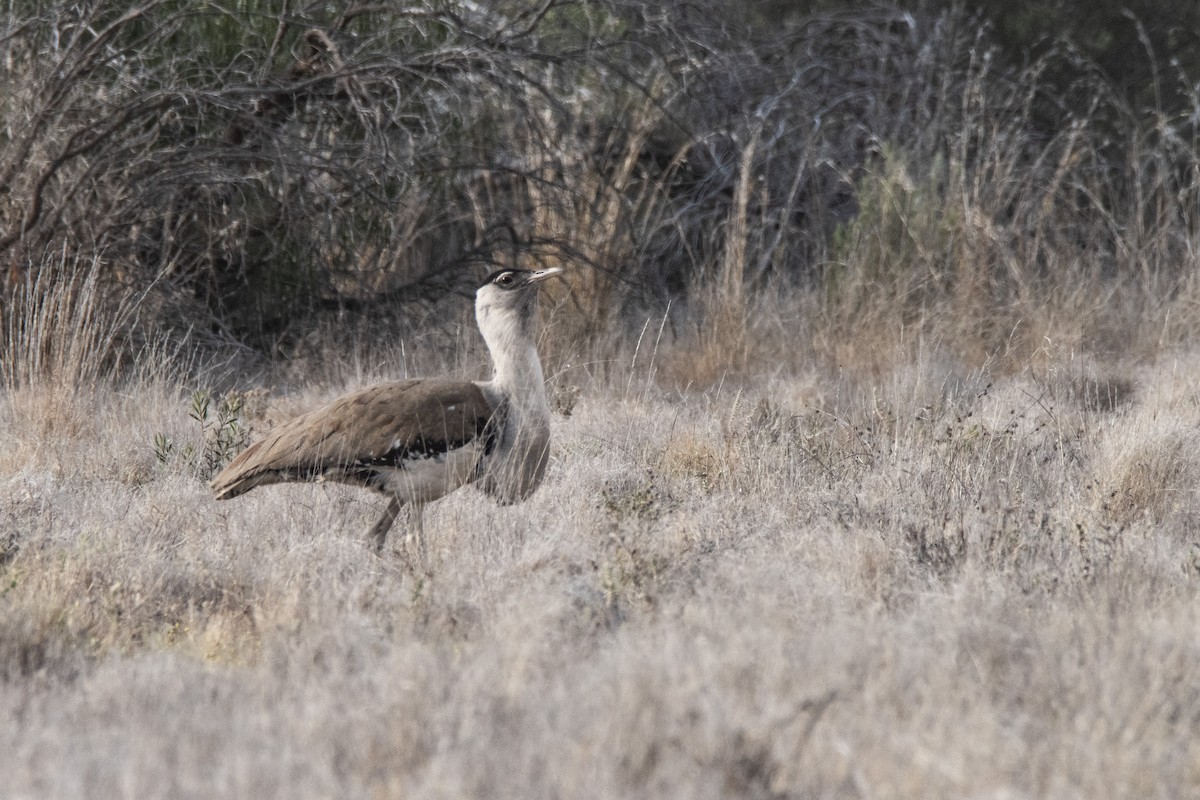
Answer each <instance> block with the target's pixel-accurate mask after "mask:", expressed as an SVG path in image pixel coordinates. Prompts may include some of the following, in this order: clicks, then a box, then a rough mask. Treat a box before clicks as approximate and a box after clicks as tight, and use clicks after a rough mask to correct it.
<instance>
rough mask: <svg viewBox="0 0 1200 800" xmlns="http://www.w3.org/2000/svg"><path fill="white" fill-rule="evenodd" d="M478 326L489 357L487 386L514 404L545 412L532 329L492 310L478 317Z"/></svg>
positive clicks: (544, 388)
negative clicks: (489, 366) (489, 377)
mask: <svg viewBox="0 0 1200 800" xmlns="http://www.w3.org/2000/svg"><path fill="white" fill-rule="evenodd" d="M479 323H480V324H479V330H480V332H481V333H482V334H483V340H484V342H485V343H486V344H487V347H488V352H489V353H491V355H492V367H493V369H492V379H491V381H489V383H490V384H491V385H492V386H494V387H496V388H497V389H500V390H502V391H503V392H504V393H505V394H506V395H507V396H508V397H509V398H511V401H512V402H513V403H515V404H516V405H518V406H520V407H522V408H524V409H527V410H537V411H545V412H546V413H548V412H549V406H548V404H547V402H546V379H545V376H544V375H543V374H542V362H541V360H539V359H538V354H537V347H536V346H535V345H534V340H533V335H532V330H530V329H532V328H533V327H534V326H533V325H528V326H526V325H522V324H521V321H520V320H519V319H517V318H515V317H514V316H511V315H508V314H503V313H496V312H495V311H493V312H492V313H491V314H489V315H487V316H486V317H484V318H481V319H480V320H479ZM527 328H528V329H527Z"/></svg>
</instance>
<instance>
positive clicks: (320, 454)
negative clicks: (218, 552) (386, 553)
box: [209, 379, 494, 500]
mask: <svg viewBox="0 0 1200 800" xmlns="http://www.w3.org/2000/svg"><path fill="white" fill-rule="evenodd" d="M491 418H492V408H491V406H490V405H489V404H488V402H487V400H486V398H485V397H484V396H483V393H482V392H481V391H480V390H479V387H478V386H476V385H475V384H473V383H468V382H466V381H450V380H437V379H424V380H409V381H396V382H393V383H383V384H379V385H377V386H372V387H370V388H368V389H363V390H361V391H358V392H353V393H351V394H348V395H344V396H343V397H340V398H338V399H337V400H335V401H333V402H332V403H330V404H329V405H327V406H325V407H324V408H320V409H317V410H316V411H313V412H310V413H308V414H305V415H304V416H301V417H297V418H296V419H294V420H292V421H290V422H288V423H285V424H284V425H282V426H280V427H279V428H278V429H277V430H275V431H274V432H273V433H272V434H271V435H270V436H268V437H267V438H266V439H263V440H262V441H259V442H256V443H255V444H253V445H252V446H250V447H248V448H247V449H246V450H245V451H243V452H242V453H241V454H240V455H239V456H238V457H237V458H235V459H234V460H233V462H232V463H231V464H230V465H229V466H228V467H226V468H225V469H224V470H222V471H221V473H220V474H219V475H217V477H216V478H214V479H213V480H212V482H211V483H210V484H209V486H210V487H211V488H212V490H213V492H215V493H216V495H217V498H218V499H220V500H224V499H227V498H230V497H236V496H237V495H239V494H242V493H243V492H247V491H249V490H250V489H253V488H254V487H255V486H259V485H262V484H265V483H278V482H281V481H310V480H318V479H331V480H351V481H353V482H355V483H367V484H369V483H370V481H371V478H372V469H373V468H381V467H389V468H395V467H400V468H403V466H404V463H405V461H408V460H413V459H423V458H429V457H433V456H438V455H441V454H444V453H447V452H449V451H452V450H455V449H458V448H460V447H462V446H464V445H465V444H467V443H469V442H472V441H474V440H475V439H477V438H479V437H491V436H493V433H492V431H493V427H494V426H492V427H489V425H488V423H489V421H490V420H491ZM490 449H491V448H490V447H489V446H488V445H487V443H486V442H485V450H490Z"/></svg>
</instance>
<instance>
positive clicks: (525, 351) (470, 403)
mask: <svg viewBox="0 0 1200 800" xmlns="http://www.w3.org/2000/svg"><path fill="white" fill-rule="evenodd" d="M562 272H563V270H562V268H561V267H551V268H547V269H541V270H524V269H501V270H497V271H495V272H493V273H492V274H491V275H489V276H488V277H487V279H486V280H484V282H483V283H482V284H481V285H480V286H479V288H478V289H477V290H476V292H475V321H476V323H477V324H478V326H479V332H480V333H481V334H482V335H483V341H484V343H485V344H486V345H487V349H488V353H489V354H490V356H491V361H492V377H491V379H490V380H487V381H466V380H455V379H452V378H416V379H409V380H399V381H390V382H387V383H381V384H377V385H375V386H370V387H368V388H365V389H360V390H358V391H355V392H351V393H349V394H346V395H343V396H341V397H339V398H337V399H336V400H334V401H333V402H332V403H330V404H328V405H326V406H324V407H323V408H319V409H317V410H315V411H312V412H309V413H307V414H304V415H302V416H299V417H296V418H294V419H292V420H290V421H289V422H286V423H284V424H282V425H280V426H279V427H278V428H276V429H275V430H274V431H272V432H271V434H270V435H269V436H267V437H266V438H264V439H261V440H260V441H258V442H255V443H254V444H252V445H250V446H249V447H248V448H246V449H245V450H243V451H242V452H241V453H240V454H238V456H237V457H236V458H235V459H234V460H233V461H232V462H230V464H229V465H228V466H227V467H225V469H223V470H222V471H221V472H220V473H219V474H218V475H217V476H216V477H215V478H213V479H212V481H211V482H210V484H209V487H210V488H211V489H212V491H213V493H214V494H215V495H216V498H217V499H218V500H227V499H230V498H233V497H237V496H238V495H241V494H244V493H246V492H248V491H250V490H251V489H253V488H255V487H257V486H264V485H267V484H272V483H284V482H324V481H332V482H338V483H345V484H350V485H354V486H360V487H364V488H367V489H373V490H375V491H377V492H380V493H382V494H384V495H386V496H388V498H389V501H388V504H387V508H386V509H385V510H384V512H383V516H381V517H380V518H379V521H378V522H376V523H375V525H374V526H373V527H372V528H371V530H370V531H369V533H368V539H369V540H370V541H373V542H374V546H375V550H376V552H379V551H382V549H383V546H384V542H385V541H386V539H387V535H388V532H389V531H390V530H391V528H392V526H393V523H394V522H395V520H396V517H397V516H398V515H399V513H400V510H401V508H402V507H403V506H409V507H410V515H411V517H412V518H414V525H413V527H414V530H413V531H412V532H411V533H410V535H409V538H413V539H415V540H416V548H417V556H418V558H419V560H420V562H421V563H422V564H423V563H424V559H425V543H424V526H423V520H422V517H423V509H424V506H425V505H426V504H427V503H431V502H433V501H434V500H437V499H439V498H441V497H444V496H445V495H447V494H449V493H450V492H453V491H455V490H456V489H459V488H461V487H463V486H466V485H468V484H476V485H477V486H478V487H479V488H481V489H482V490H483V491H484V493H485V494H487V495H490V496H491V497H493V498H494V499H496V500H497V501H498V502H500V503H501V504H503V505H507V504H510V503H516V502H519V501H521V500H524V499H526V498H528V497H529V496H530V495H531V494H533V492H534V491H535V490H536V489H537V488H538V486H539V485H540V484H541V483H542V479H543V478H544V477H545V474H546V466H547V464H548V462H549V458H550V405H549V402H548V401H547V398H546V383H545V377H544V375H543V373H542V364H541V360H540V359H539V358H538V352H537V347H536V344H535V337H536V333H537V322H538V321H537V317H538V288H539V284H541V283H542V281H545V280H546V279H547V278H551V277H554V276H555V275H559V274H561V273H562Z"/></svg>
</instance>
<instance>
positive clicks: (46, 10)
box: [0, 0, 1200, 366]
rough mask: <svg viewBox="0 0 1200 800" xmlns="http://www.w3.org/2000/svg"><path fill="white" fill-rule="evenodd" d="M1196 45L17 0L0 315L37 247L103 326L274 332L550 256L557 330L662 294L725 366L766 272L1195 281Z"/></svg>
mask: <svg viewBox="0 0 1200 800" xmlns="http://www.w3.org/2000/svg"><path fill="white" fill-rule="evenodd" d="M1198 36H1200V6H1198V5H1197V4H1194V3H1187V2H1181V1H1180V0H1175V1H1174V2H1170V1H1167V2H1151V0H1121V2H1117V1H1116V0H1114V1H1113V2H1109V0H1096V2H1088V3H1083V2H1068V1H1067V0H1058V1H1057V2H1034V1H1033V0H1004V1H1003V2H1002V1H1001V0H971V2H944V1H943V0H913V2H911V3H899V2H879V3H870V4H864V3H857V2H855V3H851V2H837V1H836V0H794V1H792V2H787V1H785V0H759V1H758V2H747V3H742V2H728V1H727V0H690V1H689V2H679V3H672V4H663V3H649V2H644V1H641V2H635V1H633V0H594V1H591V2H568V1H567V0H539V2H519V1H517V0H506V1H505V2H492V3H477V2H473V0H414V2H400V3H393V4H355V3H349V2H347V3H327V2H320V3H314V2H302V1H301V0H215V1H214V0H205V2H181V1H180V0H144V1H143V2H112V1H111V0H83V1H79V0H76V1H73V2H67V1H64V0H57V1H56V2H49V3H43V2H37V3H34V2H20V1H19V0H8V2H6V3H3V4H2V5H0V53H2V54H3V55H2V56H0V85H2V86H3V87H4V90H3V91H2V92H0V282H2V283H3V288H4V293H3V298H4V299H3V300H0V314H3V315H4V326H3V327H4V330H6V331H8V333H7V334H6V336H7V341H8V342H9V344H10V346H13V345H12V343H13V342H17V341H20V340H21V336H22V334H21V329H22V326H23V325H24V324H25V323H24V322H22V320H27V319H28V318H29V317H30V314H31V311H30V309H28V308H25V307H24V306H23V305H22V303H21V302H20V298H21V297H30V296H35V295H36V293H31V292H29V291H23V290H22V287H27V286H30V285H32V284H33V283H34V282H36V281H38V280H42V281H45V275H44V274H45V273H46V272H47V271H56V270H57V271H62V272H63V274H66V275H75V274H87V275H91V276H96V275H98V276H99V277H98V281H99V283H98V285H99V287H100V289H99V290H98V291H97V296H100V297H106V298H108V299H109V301H110V302H112V303H114V304H117V305H118V306H120V308H121V309H122V315H121V319H122V320H123V323H122V324H123V334H122V335H121V336H119V337H116V339H115V341H117V342H119V347H120V348H123V349H125V350H129V349H136V348H137V347H140V346H144V345H145V343H146V342H147V341H151V340H159V339H162V338H163V337H166V338H171V337H174V338H175V339H177V340H179V339H180V338H181V337H183V338H186V340H187V341H188V342H189V346H196V347H200V348H205V347H208V348H212V349H216V350H220V349H222V348H230V347H235V348H244V349H245V350H246V351H248V352H254V353H259V354H262V355H264V356H267V357H273V356H276V355H280V354H286V353H288V352H290V351H291V350H292V349H294V347H295V346H296V344H295V343H296V341H297V340H299V339H303V338H304V336H305V335H306V334H307V332H309V331H311V330H313V329H315V328H317V327H319V326H321V325H329V324H331V322H332V324H334V325H335V327H337V329H339V330H344V331H356V330H357V331H360V332H361V331H362V330H371V329H373V328H376V327H378V326H379V325H380V324H383V323H393V322H394V323H395V324H397V325H401V326H402V325H403V324H404V321H405V320H406V319H415V318H419V319H422V320H424V321H426V322H427V321H428V320H429V317H428V316H427V315H426V316H420V315H416V316H414V309H418V310H419V309H424V310H425V311H426V312H427V311H428V310H429V309H434V308H439V307H440V306H439V303H441V302H442V301H443V300H445V299H446V298H449V297H455V296H460V295H461V296H466V295H468V294H469V293H470V291H471V289H472V288H473V286H474V285H475V283H476V282H477V281H478V280H479V279H480V278H481V277H482V276H483V275H484V274H486V273H487V272H488V271H490V270H491V269H494V268H496V267H498V266H503V265H516V266H528V267H532V266H538V265H542V264H546V263H550V262H553V263H566V264H567V265H568V266H570V267H571V268H572V272H573V276H572V279H571V281H570V282H569V288H568V289H563V290H562V291H564V292H566V293H567V294H566V295H565V296H562V297H559V298H557V299H558V301H559V303H560V305H561V306H562V307H563V308H565V309H567V310H568V312H569V313H566V312H564V313H563V314H561V315H560V318H559V319H558V320H557V323H558V325H559V328H558V331H559V336H560V339H561V340H562V341H564V342H566V343H567V344H565V345H563V346H564V347H572V346H576V347H580V346H584V345H586V343H587V342H592V341H597V340H598V339H602V338H604V337H611V336H612V335H618V336H619V335H621V334H622V333H623V332H626V331H631V332H632V333H633V334H634V335H636V333H637V330H638V329H639V328H640V325H641V322H644V319H645V315H646V314H647V313H665V309H667V308H671V309H672V311H671V314H672V319H673V320H676V321H679V322H680V324H681V325H682V329H683V330H686V329H688V326H689V325H691V326H693V327H701V328H702V327H704V326H705V325H709V326H714V325H715V326H716V327H715V330H717V331H718V333H719V336H720V338H722V340H728V341H731V342H733V345H732V346H731V347H730V349H729V350H728V352H727V353H726V354H725V356H724V357H725V360H726V361H729V360H734V361H736V360H737V359H738V358H742V357H744V356H745V351H744V348H741V347H740V345H739V343H738V339H739V336H740V333H739V332H740V331H742V330H744V326H745V320H746V318H747V314H748V313H749V312H748V308H749V307H748V305H747V303H748V302H749V301H748V299H747V298H749V297H754V296H762V295H763V293H767V294H771V293H776V294H778V293H780V292H791V293H795V292H803V291H811V292H813V293H815V295H814V296H817V297H820V298H822V303H823V304H824V305H823V306H822V307H823V309H824V310H825V311H826V312H828V314H829V316H830V319H833V320H837V319H845V320H850V319H852V318H854V319H859V318H860V317H859V316H858V315H861V314H862V313H863V311H864V308H866V307H870V308H872V309H874V310H875V311H874V312H873V313H878V314H884V313H891V312H892V311H896V310H898V311H899V313H900V317H902V318H907V319H913V320H918V321H920V320H931V322H930V323H929V324H934V323H933V322H932V320H935V319H936V314H935V312H937V313H941V312H943V311H945V310H946V309H947V308H949V309H951V310H956V311H960V312H964V313H967V314H974V315H976V316H977V315H978V312H979V311H980V309H981V308H982V309H987V310H988V311H989V313H996V312H997V311H998V312H999V313H1000V314H1001V315H1002V316H1001V318H998V319H995V320H994V322H995V324H994V325H992V326H991V328H994V329H995V330H996V331H1002V330H1008V329H1009V327H1010V326H1007V325H1006V319H1005V318H1004V316H1003V315H1008V317H1016V316H1020V315H1022V314H1024V313H1026V312H1027V309H1022V308H1021V307H1020V304H1021V303H1022V302H1026V301H1028V299H1029V298H1031V297H1033V296H1045V294H1046V292H1045V291H1044V290H1045V288H1046V286H1047V285H1048V284H1047V282H1048V281H1054V282H1056V283H1055V284H1054V285H1055V286H1058V287H1061V286H1062V284H1063V282H1064V281H1075V280H1077V279H1079V278H1080V277H1081V276H1082V277H1086V278H1087V279H1088V280H1119V281H1127V282H1128V281H1135V282H1136V283H1137V287H1138V288H1137V291H1136V292H1135V295H1137V297H1138V298H1140V299H1139V300H1136V302H1135V305H1136V303H1137V302H1142V303H1150V304H1152V303H1154V302H1159V301H1161V299H1162V298H1165V297H1169V296H1173V295H1177V294H1178V293H1179V292H1180V291H1181V290H1182V289H1183V288H1185V287H1186V286H1187V285H1188V281H1189V280H1190V276H1191V275H1192V273H1193V271H1194V270H1193V266H1194V257H1193V255H1192V254H1193V253H1194V251H1195V249H1196V248H1195V247H1194V246H1193V245H1194V233H1195V230H1194V229H1195V227H1196V222H1195V221H1194V219H1193V218H1192V216H1191V212H1192V210H1194V204H1195V181H1196V179H1195V173H1196V166H1197V163H1198V162H1197V159H1196V147H1195V135H1196V130H1195V129H1196V121H1197V119H1200V100H1198V97H1197V94H1198V90H1197V89H1196V86H1197V85H1198V81H1200V42H1198V41H1197V38H1198ZM860 212H861V213H860ZM81 264H85V265H88V266H87V268H86V269H82V268H81V267H80V265H81ZM1080 270H1083V271H1084V272H1086V275H1083V273H1081V272H1080ZM39 276H41V277H40V278H39ZM1135 279H1136V280H1135ZM864 304H865V305H864ZM718 323H719V324H718ZM847 324H848V323H847ZM980 327H981V329H987V328H988V327H989V326H986V325H983V326H980ZM979 344H980V347H982V348H984V349H985V350H986V349H987V348H990V347H994V346H996V343H995V342H994V341H991V340H989V339H988V338H987V337H986V336H984V337H983V340H982V341H981V342H980V343H979ZM726 366H728V364H726Z"/></svg>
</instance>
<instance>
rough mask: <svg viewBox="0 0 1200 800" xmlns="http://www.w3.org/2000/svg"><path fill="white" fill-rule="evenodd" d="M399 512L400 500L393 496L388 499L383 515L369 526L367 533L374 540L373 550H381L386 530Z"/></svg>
mask: <svg viewBox="0 0 1200 800" xmlns="http://www.w3.org/2000/svg"><path fill="white" fill-rule="evenodd" d="M399 513H400V501H399V500H398V499H397V498H395V497H393V498H392V499H390V500H389V501H388V505H387V508H386V509H385V510H384V512H383V516H382V517H380V518H379V522H376V523H375V527H374V528H371V533H370V534H369V535H370V537H371V538H372V539H374V540H375V552H376V553H378V552H380V551H381V550H383V543H384V541H385V540H386V539H387V535H388V531H390V530H391V529H392V523H393V522H395V521H396V516H397V515H398V514H399Z"/></svg>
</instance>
